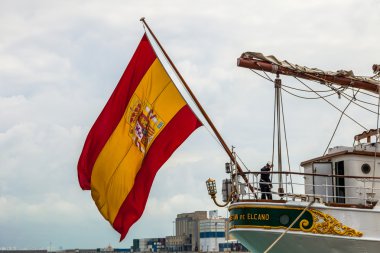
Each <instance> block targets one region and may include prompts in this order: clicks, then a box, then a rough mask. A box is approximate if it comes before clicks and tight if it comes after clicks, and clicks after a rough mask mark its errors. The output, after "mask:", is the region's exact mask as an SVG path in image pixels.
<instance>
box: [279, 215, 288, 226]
mask: <svg viewBox="0 0 380 253" xmlns="http://www.w3.org/2000/svg"><path fill="white" fill-rule="evenodd" d="M280 223H281V224H282V225H287V224H288V223H289V216H288V215H286V214H283V215H281V216H280Z"/></svg>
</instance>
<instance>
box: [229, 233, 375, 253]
mask: <svg viewBox="0 0 380 253" xmlns="http://www.w3.org/2000/svg"><path fill="white" fill-rule="evenodd" d="M282 232H283V231H273V230H266V229H235V230H233V231H231V232H230V233H231V234H232V235H233V236H234V237H236V239H238V240H239V241H240V242H241V243H242V244H243V245H244V246H245V247H247V249H248V250H249V251H251V252H253V253H262V252H264V251H265V250H266V249H267V248H268V247H269V246H270V245H271V244H272V243H273V242H274V241H275V240H276V239H277V238H278V237H279V236H280V235H281V233H282ZM270 252H271V253H288V252H289V253H305V252H306V253H321V252H324V253H327V252H334V253H335V252H336V253H341V252H344V253H364V252H366V253H377V252H380V241H379V240H371V239H356V238H349V237H339V236H331V235H329V236H328V235H314V234H302V233H297V232H288V233H287V234H286V235H285V236H284V237H283V238H282V239H281V240H280V241H279V242H278V243H277V244H276V245H275V246H274V247H273V248H272V249H271V250H270Z"/></svg>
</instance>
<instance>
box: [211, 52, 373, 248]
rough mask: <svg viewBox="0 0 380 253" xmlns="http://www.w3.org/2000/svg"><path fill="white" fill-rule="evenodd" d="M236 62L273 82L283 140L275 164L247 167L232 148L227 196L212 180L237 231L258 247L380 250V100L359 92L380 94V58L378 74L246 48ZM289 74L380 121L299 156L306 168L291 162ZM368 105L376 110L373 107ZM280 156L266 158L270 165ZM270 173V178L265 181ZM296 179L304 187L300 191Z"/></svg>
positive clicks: (227, 167) (225, 188)
mask: <svg viewBox="0 0 380 253" xmlns="http://www.w3.org/2000/svg"><path fill="white" fill-rule="evenodd" d="M237 65H238V66H239V67H242V68H247V69H249V70H251V71H253V72H254V73H256V74H258V75H259V76H261V77H262V78H265V79H267V80H268V81H270V82H272V83H273V84H274V85H273V87H274V89H275V106H274V108H275V110H274V116H273V119H274V128H273V133H274V136H273V147H275V146H276V147H277V149H275V148H274V153H276V154H277V161H275V162H276V164H275V166H274V168H273V169H270V170H260V169H259V170H249V169H248V168H242V165H241V164H240V163H239V162H238V159H237V158H238V156H237V154H236V153H235V151H234V150H233V149H232V151H231V155H230V161H228V162H227V163H226V165H225V171H226V173H227V174H228V175H229V177H228V178H226V179H225V180H223V185H222V186H223V187H222V193H223V202H220V201H218V200H217V198H216V194H217V187H216V183H215V180H213V179H211V178H210V179H208V180H207V181H206V184H207V189H208V193H209V194H210V196H211V198H212V199H213V200H214V202H215V204H216V205H218V206H220V207H226V208H228V210H229V228H228V229H229V233H230V235H232V236H233V237H235V238H236V239H238V241H240V242H241V243H242V244H243V245H244V246H245V247H246V248H247V249H249V250H250V251H251V252H254V253H262V252H271V253H284V252H292V253H301V252H309V253H317V252H318V253H319V252H346V253H358V252H373V253H374V252H379V249H380V204H378V203H379V202H378V200H379V197H380V168H379V167H380V153H379V152H378V151H379V150H378V147H379V142H380V141H379V132H380V129H379V105H380V102H377V103H376V102H375V103H369V102H366V101H364V100H361V99H359V95H361V96H362V97H366V96H368V97H370V98H371V99H372V100H374V101H380V95H379V94H380V80H379V77H380V65H377V64H375V65H373V72H374V74H373V75H372V76H356V75H354V74H353V72H352V71H343V70H341V71H335V72H334V71H324V70H321V69H317V68H309V67H305V66H300V65H297V64H292V63H290V62H288V61H281V60H278V59H277V58H276V57H274V56H265V55H263V54H262V53H256V52H245V53H243V54H242V55H241V56H240V57H239V58H238V59H237ZM282 76H290V77H294V78H295V80H296V81H297V82H300V83H302V84H304V85H305V87H307V88H305V89H307V90H308V91H309V92H312V94H314V95H315V96H317V97H318V98H320V99H324V100H326V102H329V100H327V99H326V97H327V95H325V94H321V92H319V91H315V90H313V89H312V88H310V86H308V85H307V83H306V82H316V83H318V84H320V85H322V86H323V87H325V88H326V90H327V91H329V92H330V93H329V94H334V95H336V96H339V97H345V98H346V99H347V101H348V105H347V107H348V106H349V105H359V106H361V107H363V109H367V110H372V112H373V114H374V115H375V117H374V121H373V122H376V127H375V128H371V129H367V128H365V127H364V126H363V128H364V129H363V131H362V132H359V133H354V134H353V135H352V138H353V145H352V146H335V147H329V146H328V147H327V148H326V150H325V152H324V153H323V154H322V155H318V156H315V157H306V158H305V160H304V161H301V162H300V166H301V167H302V168H303V171H302V170H301V171H293V170H291V169H290V168H289V169H284V168H285V166H284V161H283V156H284V153H285V152H284V146H286V147H287V140H286V131H285V126H284V118H283V115H284V114H283V106H282V91H283V90H285V91H286V90H289V89H286V87H287V88H290V87H289V86H287V84H284V83H283V82H282ZM329 103H330V102H329ZM369 104H370V105H371V106H373V107H374V109H368V108H367V107H366V105H369ZM332 107H333V108H334V109H336V110H339V111H340V114H341V118H342V117H348V118H350V119H351V120H352V121H353V122H354V124H359V125H360V126H362V125H361V124H360V122H357V121H355V119H353V118H352V117H350V116H349V115H348V114H347V113H346V109H347V107H346V108H344V109H339V108H338V107H336V106H334V105H333V104H332ZM339 122H340V121H339ZM339 122H338V125H339ZM300 123H302V122H300ZM338 125H337V126H338ZM336 129H337V127H336ZM336 129H335V130H336ZM334 133H335V132H334ZM275 140H276V141H275ZM330 142H331V140H330ZM284 143H285V144H284ZM329 144H330V143H329ZM287 152H288V150H287ZM272 157H273V154H272ZM274 159H276V158H272V161H269V162H268V163H267V166H268V167H269V168H270V167H271V165H272V164H273V160H274ZM263 175H266V177H267V178H271V180H263V179H262V178H264V177H265V176H263ZM265 184H267V186H266V187H265ZM263 186H264V187H263ZM296 186H298V188H300V187H301V188H300V189H301V190H300V191H298V192H297V191H296V190H295V188H297V187H296Z"/></svg>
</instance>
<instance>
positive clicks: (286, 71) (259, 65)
mask: <svg viewBox="0 0 380 253" xmlns="http://www.w3.org/2000/svg"><path fill="white" fill-rule="evenodd" d="M237 65H238V66H239V67H243V68H249V69H256V70H262V71H266V72H272V73H275V74H282V75H288V76H294V77H299V78H303V79H308V80H313V81H318V82H324V83H334V84H338V85H341V86H346V87H353V88H358V89H364V90H367V91H371V92H374V93H378V92H379V86H378V85H376V84H373V83H370V82H368V81H365V80H354V79H352V78H348V77H344V76H337V75H329V74H328V73H323V74H320V73H318V74H317V73H306V72H301V71H299V70H296V69H291V68H288V67H284V66H281V65H277V64H274V63H271V62H268V61H264V60H259V59H253V58H245V57H240V58H238V59H237ZM374 68H375V67H374Z"/></svg>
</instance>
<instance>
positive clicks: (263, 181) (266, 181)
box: [260, 162, 273, 199]
mask: <svg viewBox="0 0 380 253" xmlns="http://www.w3.org/2000/svg"><path fill="white" fill-rule="evenodd" d="M272 167H273V164H272V162H267V164H266V165H265V166H264V167H263V168H262V169H261V174H260V190H261V199H272V192H271V188H272V182H271V181H270V174H269V173H268V172H269V171H270V170H271V168H272Z"/></svg>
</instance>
